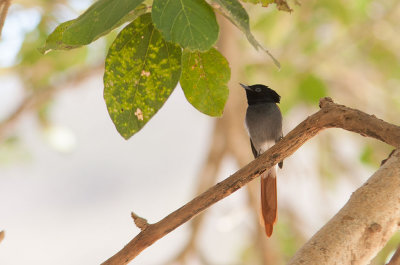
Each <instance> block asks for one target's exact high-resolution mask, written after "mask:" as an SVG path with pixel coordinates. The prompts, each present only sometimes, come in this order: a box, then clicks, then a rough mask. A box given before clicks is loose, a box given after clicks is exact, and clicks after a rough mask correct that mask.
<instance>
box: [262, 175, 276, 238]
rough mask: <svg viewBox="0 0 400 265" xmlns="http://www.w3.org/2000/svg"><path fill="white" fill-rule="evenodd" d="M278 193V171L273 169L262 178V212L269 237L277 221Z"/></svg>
mask: <svg viewBox="0 0 400 265" xmlns="http://www.w3.org/2000/svg"><path fill="white" fill-rule="evenodd" d="M277 204H278V202H277V192H276V171H275V167H273V168H271V169H270V170H269V171H268V172H267V173H266V174H265V175H263V176H261V212H262V217H263V220H264V226H265V233H266V234H267V236H268V237H270V236H271V235H272V230H273V227H274V224H275V222H276V219H277V215H278V213H277V209H278V207H277Z"/></svg>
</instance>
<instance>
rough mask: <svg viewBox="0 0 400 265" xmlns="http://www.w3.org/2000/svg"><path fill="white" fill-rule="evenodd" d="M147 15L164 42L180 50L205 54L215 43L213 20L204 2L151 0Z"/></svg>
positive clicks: (197, 0)
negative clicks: (150, 8) (176, 44)
mask: <svg viewBox="0 0 400 265" xmlns="http://www.w3.org/2000/svg"><path fill="white" fill-rule="evenodd" d="M151 15H152V18H153V22H154V25H155V26H156V28H158V29H159V30H160V31H161V32H162V34H163V35H164V37H165V39H166V40H168V41H172V42H175V43H178V44H180V45H181V46H182V47H183V48H187V49H190V50H199V51H206V50H209V49H210V48H211V47H212V46H213V45H214V44H215V42H216V41H217V38H218V32H219V27H218V24H217V20H216V18H215V14H214V11H213V10H212V8H211V7H210V6H209V5H208V4H207V3H206V2H205V1H204V0H154V2H153V8H152V13H151Z"/></svg>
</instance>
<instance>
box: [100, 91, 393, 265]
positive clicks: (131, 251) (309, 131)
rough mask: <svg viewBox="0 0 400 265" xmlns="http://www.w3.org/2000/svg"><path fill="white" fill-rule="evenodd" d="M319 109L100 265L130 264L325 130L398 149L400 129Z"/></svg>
mask: <svg viewBox="0 0 400 265" xmlns="http://www.w3.org/2000/svg"><path fill="white" fill-rule="evenodd" d="M320 107H321V110H319V111H318V112H317V113H315V114H313V115H312V116H310V117H308V118H307V119H306V120H304V121H303V122H302V123H300V124H299V125H298V126H297V127H296V128H295V129H293V130H292V131H291V132H290V133H289V134H288V135H286V136H285V137H284V138H283V139H282V140H281V141H279V142H278V143H277V144H276V145H274V146H273V147H271V148H270V149H268V150H267V151H266V152H265V153H264V154H262V155H261V156H259V157H258V158H257V159H256V160H254V161H252V162H251V163H249V164H248V165H247V166H245V167H243V168H241V169H240V170H238V171H237V172H236V173H234V174H233V175H232V176H230V177H229V178H227V179H225V180H224V181H222V182H220V183H218V184H216V185H215V186H213V187H211V188H210V189H209V190H207V191H206V192H204V193H202V194H201V195H199V196H197V197H196V198H194V199H193V200H192V201H190V202H189V203H187V204H186V205H184V206H183V207H181V208H179V209H178V210H176V211H175V212H173V213H171V214H170V215H168V216H167V217H165V218H164V219H162V220H161V221H159V222H157V223H155V224H151V225H149V226H148V227H147V228H146V229H145V230H144V231H142V232H140V233H139V234H138V235H137V236H136V237H135V238H133V239H132V240H131V241H130V242H129V243H128V244H127V245H126V246H125V247H124V248H123V249H122V250H121V251H119V252H118V253H117V254H115V255H114V256H113V257H111V258H110V259H108V260H107V261H105V262H104V263H103V264H104V265H111V264H113V265H114V264H127V263H129V261H131V260H132V259H134V258H135V257H136V256H137V255H139V254H140V253H141V252H142V251H143V250H144V249H145V248H147V247H148V246H150V245H152V244H153V243H154V242H156V241H157V240H158V239H160V238H162V237H163V236H165V235H166V234H168V233H169V232H171V231H172V230H174V229H176V228H177V227H179V226H180V225H182V224H183V223H185V222H187V221H188V220H190V219H191V218H192V217H194V216H195V215H197V214H198V213H200V212H201V211H203V210H205V209H206V208H208V207H210V206H211V205H213V204H214V203H216V202H217V201H219V200H221V199H223V198H225V197H227V196H228V195H230V194H231V193H233V192H235V191H236V190H238V189H240V188H241V187H243V186H244V185H246V184H247V183H248V182H250V181H251V180H253V179H254V178H256V177H258V176H259V175H260V174H262V173H263V172H264V171H266V170H268V169H269V168H271V167H272V166H273V165H275V164H277V163H278V162H279V161H282V160H283V159H284V158H286V157H288V156H290V155H291V154H293V153H294V152H295V151H296V150H297V149H298V148H299V147H300V146H301V145H303V144H304V143H305V142H306V141H307V140H309V139H310V138H312V137H314V136H315V135H316V134H317V133H319V132H320V131H322V130H323V129H325V128H333V127H336V128H343V129H346V130H349V131H353V132H356V133H359V134H361V135H363V136H369V137H372V138H376V139H378V140H381V141H383V142H386V143H388V144H390V145H393V146H395V147H399V146H400V127H398V126H395V125H392V124H389V123H387V122H385V121H382V120H380V119H377V118H376V117H375V116H373V115H368V114H366V113H364V112H361V111H359V110H355V109H351V108H348V107H345V106H342V105H338V104H335V103H333V102H332V100H331V99H330V98H324V99H322V100H321V102H320Z"/></svg>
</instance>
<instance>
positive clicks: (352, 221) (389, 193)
mask: <svg viewBox="0 0 400 265" xmlns="http://www.w3.org/2000/svg"><path fill="white" fill-rule="evenodd" d="M399 227H400V149H397V150H396V151H395V152H394V154H393V155H392V156H391V157H390V158H389V159H388V160H387V162H386V163H385V164H384V165H383V166H382V167H381V168H380V169H379V170H378V171H377V172H375V174H374V175H372V177H371V178H370V179H369V180H368V181H367V182H366V183H365V184H364V185H363V186H362V187H361V188H359V189H358V190H357V191H355V192H354V193H353V194H352V196H351V198H350V200H349V201H348V202H347V203H346V205H345V206H344V207H343V208H342V209H341V210H340V211H339V212H338V213H337V214H336V215H335V216H334V217H333V218H332V219H331V220H330V221H329V222H328V223H327V224H326V225H325V226H324V227H323V228H322V229H321V230H320V231H318V232H317V233H316V234H315V235H314V236H313V237H312V238H311V239H310V240H309V241H308V242H307V243H306V244H305V245H304V246H303V247H302V248H301V249H300V250H299V251H298V252H297V253H296V254H295V256H294V257H293V258H292V260H291V261H290V262H289V263H288V265H300V264H301V265H308V264H309V265H311V264H324V265H328V264H332V265H333V264H352V265H358V264H359V265H361V264H368V263H369V262H370V261H371V259H372V258H373V257H374V256H375V255H376V254H377V253H378V252H379V250H380V249H381V248H383V246H384V245H385V244H386V242H387V241H388V240H389V239H390V237H391V236H392V235H393V233H395V232H396V231H397V230H398V229H399Z"/></svg>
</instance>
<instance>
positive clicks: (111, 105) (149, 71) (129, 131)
mask: <svg viewBox="0 0 400 265" xmlns="http://www.w3.org/2000/svg"><path fill="white" fill-rule="evenodd" d="M181 56H182V51H181V48H180V47H179V46H178V45H175V44H171V43H168V42H166V41H165V40H164V39H163V37H162V36H161V33H160V32H159V31H158V30H157V29H155V28H154V26H153V24H152V21H151V16H150V14H145V15H142V16H140V17H139V18H137V19H136V20H135V21H133V22H132V23H131V24H129V25H128V26H127V27H125V28H124V29H123V30H122V31H121V32H120V33H119V34H118V36H117V38H116V39H115V41H114V42H113V44H112V45H111V47H110V49H109V51H108V54H107V58H106V65H105V73H104V99H105V101H106V104H107V109H108V113H109V114H110V117H111V119H112V121H113V122H114V125H115V127H116V128H117V130H118V132H119V133H120V134H121V135H122V137H124V138H125V139H128V138H130V137H131V136H132V135H133V134H135V133H136V132H138V131H139V130H140V129H141V128H142V127H143V126H144V125H145V124H146V123H147V122H148V121H149V120H150V119H151V117H153V115H154V114H155V113H156V112H157V111H158V110H159V109H160V108H161V107H162V105H163V104H164V103H165V101H166V100H167V99H168V97H169V95H170V94H171V92H172V91H173V90H174V88H175V87H176V85H177V83H178V80H179V77H180V74H181Z"/></svg>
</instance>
